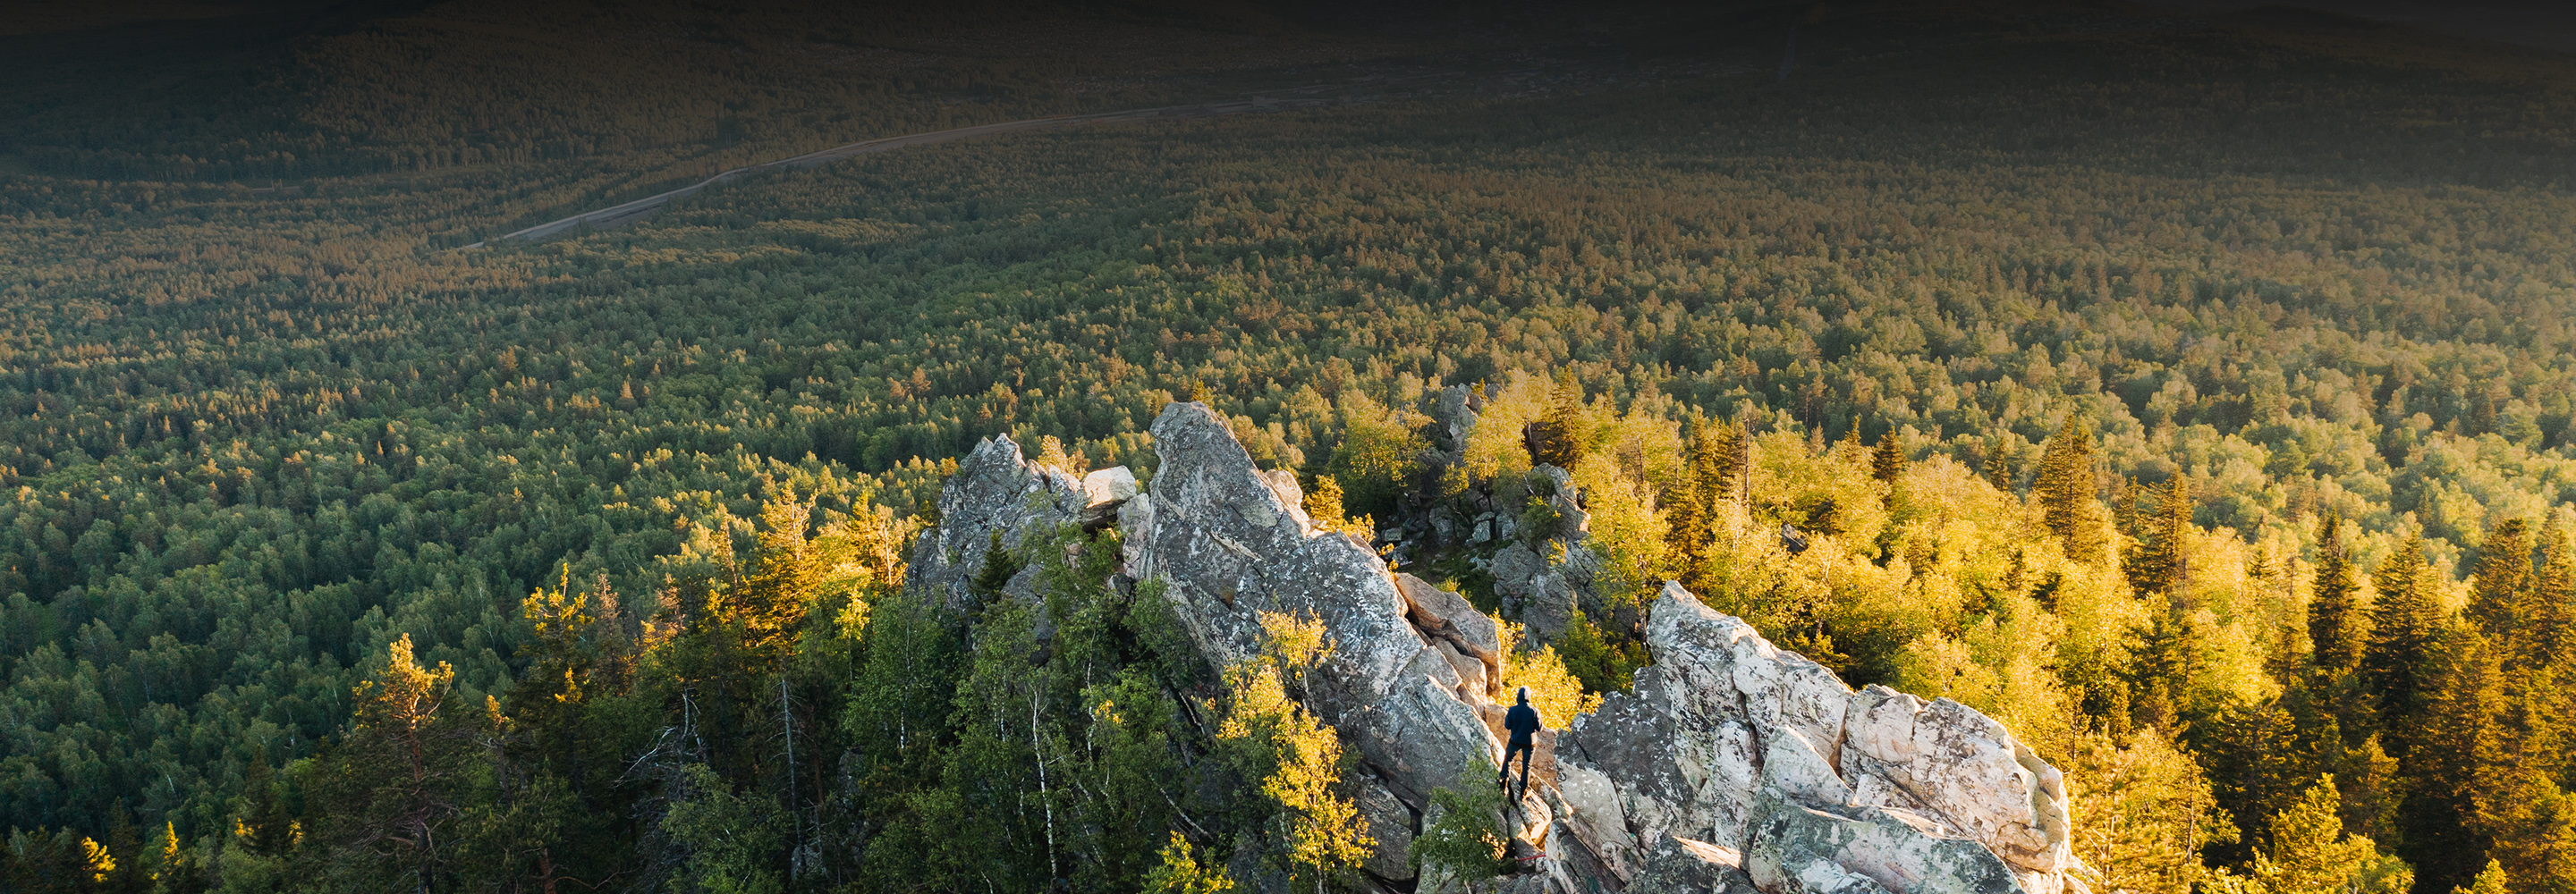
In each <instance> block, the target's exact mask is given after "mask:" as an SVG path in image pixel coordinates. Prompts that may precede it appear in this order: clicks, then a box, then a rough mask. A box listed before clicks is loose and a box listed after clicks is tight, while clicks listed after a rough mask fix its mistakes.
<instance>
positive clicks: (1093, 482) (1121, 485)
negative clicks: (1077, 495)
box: [1082, 466, 1144, 527]
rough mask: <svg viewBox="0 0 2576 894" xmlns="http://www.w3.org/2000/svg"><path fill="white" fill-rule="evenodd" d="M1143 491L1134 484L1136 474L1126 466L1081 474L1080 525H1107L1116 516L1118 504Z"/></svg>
mask: <svg viewBox="0 0 2576 894" xmlns="http://www.w3.org/2000/svg"><path fill="white" fill-rule="evenodd" d="M1143 492H1144V490H1143V489H1142V488H1139V487H1138V486H1137V485H1136V473H1134V472H1130V471H1128V470H1127V467H1126V466H1114V467H1111V468H1106V469H1101V470H1099V471H1097V472H1093V473H1091V474H1089V475H1084V476H1082V495H1083V506H1082V524H1083V526H1084V527H1100V526H1103V525H1107V524H1108V523H1109V522H1110V521H1111V520H1113V519H1115V518H1117V517H1118V507H1120V506H1124V505H1126V504H1127V501H1128V500H1130V499H1134V498H1135V496H1136V495H1137V494H1140V493H1143Z"/></svg>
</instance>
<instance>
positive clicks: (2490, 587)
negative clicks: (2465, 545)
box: [2468, 518, 2531, 641]
mask: <svg viewBox="0 0 2576 894" xmlns="http://www.w3.org/2000/svg"><path fill="white" fill-rule="evenodd" d="M2530 582H2531V527H2530V523H2528V522H2525V521H2523V520H2522V519H2518V518H2509V519H2506V520H2504V522H2503V523H2502V524H2498V525H2496V527H2495V530H2494V531H2492V532H2490V533H2488V534H2487V539H2486V542H2484V543H2480V544H2478V570H2477V587H2476V589H2474V590H2473V591H2471V592H2470V594H2469V610H2468V614H2469V620H2470V621H2472V622H2474V623H2476V624H2477V625H2478V629H2479V630H2480V631H2482V632H2484V633H2485V634H2486V635H2488V636H2490V637H2495V638H2498V639H2503V640H2508V641H2509V640H2512V639H2515V638H2517V637H2518V636H2519V634H2520V630H2519V628H2520V627H2521V626H2522V617H2521V608H2522V605H2523V601H2524V598H2523V589H2524V588H2525V587H2527V586H2529V585H2530Z"/></svg>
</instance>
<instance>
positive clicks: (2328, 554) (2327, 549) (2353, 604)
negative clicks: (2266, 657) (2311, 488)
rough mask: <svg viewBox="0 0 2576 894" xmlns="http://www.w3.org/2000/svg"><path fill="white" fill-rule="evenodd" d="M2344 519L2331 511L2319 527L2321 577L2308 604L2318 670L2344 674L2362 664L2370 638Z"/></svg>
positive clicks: (2310, 638)
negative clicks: (2344, 538) (2344, 532)
mask: <svg viewBox="0 0 2576 894" xmlns="http://www.w3.org/2000/svg"><path fill="white" fill-rule="evenodd" d="M2342 528H2343V519H2341V518H2339V517H2337V516H2336V515H2335V514H2334V513H2331V512H2330V513H2327V514H2326V517H2325V520H2324V521H2323V522H2320V523H2319V525H2318V528H2317V578H2316V584H2315V589H2314V596H2313V598H2312V599H2311V601H2310V602H2309V604H2308V642H2309V644H2310V646H2311V647H2312V648H2314V649H2315V650H2316V651H2315V652H2314V653H2312V655H2313V658H2312V659H2311V660H2313V661H2314V662H2315V663H2316V667H2317V670H2318V671H2319V672H2320V673H2323V674H2325V675H2326V676H2327V677H2328V678H2341V677H2343V676H2344V675H2346V674H2349V673H2351V672H2352V671H2353V669H2354V668H2356V667H2359V666H2360V664H2361V656H2362V648H2363V644H2364V643H2365V642H2366V641H2367V640H2366V633H2365V630H2364V618H2363V616H2362V613H2361V605H2360V590H2361V586H2360V583H2359V582H2358V581H2356V580H2354V578H2353V571H2352V555H2351V553H2350V552H2349V551H2348V550H2346V549H2345V547H2344V544H2343V531H2342Z"/></svg>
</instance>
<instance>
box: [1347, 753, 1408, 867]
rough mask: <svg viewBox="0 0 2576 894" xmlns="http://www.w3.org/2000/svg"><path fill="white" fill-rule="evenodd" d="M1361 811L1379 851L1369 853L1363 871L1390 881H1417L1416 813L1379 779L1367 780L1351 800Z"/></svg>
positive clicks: (1363, 863) (1361, 865)
mask: <svg viewBox="0 0 2576 894" xmlns="http://www.w3.org/2000/svg"><path fill="white" fill-rule="evenodd" d="M1351 803H1352V806H1354V807H1358V808H1359V811H1360V820H1361V822H1364V823H1366V824H1367V825H1368V834H1369V837H1370V838H1372V839H1375V840H1376V842H1377V847H1376V848H1375V849H1374V850H1371V851H1370V852H1369V856H1368V859H1367V860H1364V861H1362V862H1361V864H1360V868H1361V869H1365V870H1368V873H1369V874H1370V875H1374V876H1377V877H1378V878H1382V879H1386V880H1388V881H1398V882H1400V881H1404V880H1406V879H1410V878H1412V877H1413V858H1412V850H1413V834H1414V825H1413V810H1412V808H1409V807H1406V806H1404V801H1403V800H1401V799H1399V798H1397V797H1396V796H1395V793H1394V792H1390V791H1387V790H1386V786H1384V785H1381V784H1379V783H1378V781H1377V780H1376V779H1373V778H1366V777H1363V778H1361V779H1360V780H1359V785H1358V786H1357V791H1356V792H1355V793H1354V794H1353V796H1352V798H1351Z"/></svg>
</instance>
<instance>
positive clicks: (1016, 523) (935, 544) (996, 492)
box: [904, 435, 1091, 609]
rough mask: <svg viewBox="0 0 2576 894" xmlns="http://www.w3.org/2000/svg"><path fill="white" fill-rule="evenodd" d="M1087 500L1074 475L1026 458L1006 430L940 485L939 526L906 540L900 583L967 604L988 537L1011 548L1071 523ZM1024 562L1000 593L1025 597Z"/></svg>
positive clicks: (1032, 576)
mask: <svg viewBox="0 0 2576 894" xmlns="http://www.w3.org/2000/svg"><path fill="white" fill-rule="evenodd" d="M1090 504H1091V498H1090V496H1089V494H1088V493H1086V492H1085V490H1084V487H1083V482H1082V481H1081V480H1080V479H1077V478H1075V477H1073V475H1072V474H1070V473H1067V472H1065V471H1063V470H1060V469H1051V468H1048V467H1045V466H1042V465H1039V464H1037V463H1034V462H1030V461H1029V460H1028V458H1027V457H1024V456H1022V455H1020V445H1018V444H1014V443H1012V442H1011V437H1010V436H1009V435H995V436H993V437H990V438H986V439H984V441H983V442H981V443H978V444H976V445H975V451H974V452H972V453H969V454H967V455H966V459H965V460H964V461H963V462H960V463H958V464H957V474H955V475H951V476H949V478H948V483H947V485H946V486H945V487H943V488H942V489H941V490H940V492H939V525H938V526H937V527H934V528H931V529H930V530H928V531H924V532H922V535H921V539H920V540H919V541H918V542H916V543H914V544H913V548H912V564H911V565H910V566H909V567H908V568H907V569H906V570H905V578H904V579H905V582H906V586H908V587H911V588H914V589H915V590H916V591H919V592H928V593H933V594H936V595H937V596H938V597H939V598H940V600H941V601H942V602H943V603H945V604H946V605H947V606H948V607H950V608H952V609H954V608H960V607H963V606H966V605H969V604H971V603H972V602H973V601H974V600H975V598H976V597H975V594H974V592H973V583H974V580H975V578H976V577H977V576H978V575H981V574H982V573H983V572H984V563H985V559H986V553H987V552H989V551H990V550H991V548H992V544H993V535H995V534H996V533H998V534H1000V535H1001V543H1002V545H1003V546H1004V547H1005V548H1009V549H1018V548H1019V546H1020V542H1021V541H1022V540H1023V539H1025V538H1027V537H1029V536H1031V535H1033V534H1036V535H1043V534H1046V533H1049V532H1053V531H1055V530H1056V529H1058V528H1061V527H1063V526H1065V525H1069V524H1076V523H1079V522H1080V521H1081V520H1082V515H1083V510H1084V509H1085V508H1086V507H1088V506H1089V505H1090ZM1031 566H1032V567H1025V568H1022V569H1020V572H1019V574H1018V575H1016V576H1014V577H1013V578H1012V579H1011V581H1010V583H1009V584H1008V585H1007V586H1004V587H1003V588H1002V590H1003V592H1005V593H1009V594H1012V595H1015V596H1018V597H1021V598H1028V597H1030V596H1031V595H1032V594H1033V593H1034V592H1035V589H1036V581H1037V571H1036V568H1035V567H1034V563H1031Z"/></svg>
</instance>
